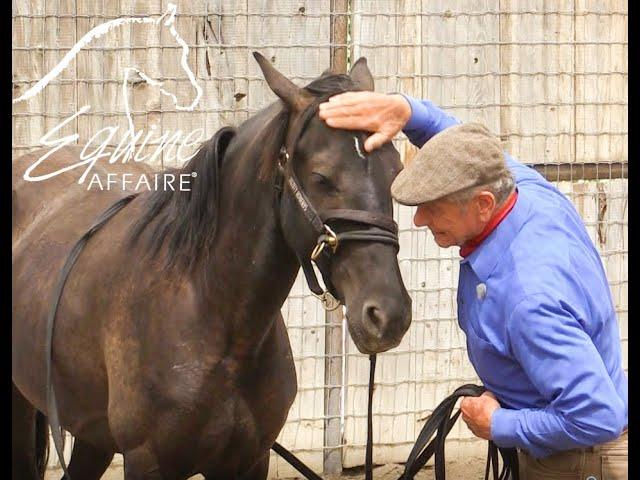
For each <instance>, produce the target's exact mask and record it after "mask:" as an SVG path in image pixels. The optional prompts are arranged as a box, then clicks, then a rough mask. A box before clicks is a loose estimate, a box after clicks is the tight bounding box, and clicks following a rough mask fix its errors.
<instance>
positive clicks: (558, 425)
mask: <svg viewBox="0 0 640 480" xmlns="http://www.w3.org/2000/svg"><path fill="white" fill-rule="evenodd" d="M507 330H508V336H509V346H510V349H511V351H512V354H513V355H514V356H515V357H516V358H517V359H518V361H519V363H520V364H521V366H522V368H523V369H524V371H525V373H526V374H527V376H528V377H529V378H530V380H531V382H532V383H533V385H534V386H535V387H536V388H537V389H538V391H539V392H540V393H541V394H542V396H543V397H545V398H546V399H547V400H548V402H549V404H548V406H547V407H546V408H544V409H522V410H510V409H506V408H499V409H498V410H496V411H495V412H494V413H493V416H492V418H491V435H492V437H493V440H494V441H495V443H496V444H497V445H498V446H500V447H519V448H523V449H526V450H527V451H529V452H530V453H531V454H532V455H533V456H534V457H538V458H539V457H545V456H548V455H550V454H552V453H557V452H558V451H560V450H566V449H570V448H581V447H585V446H589V445H596V444H599V443H603V442H607V441H610V440H613V439H615V438H617V437H618V436H619V435H620V434H621V432H622V430H623V428H624V426H625V422H626V413H625V403H624V401H623V400H622V399H621V398H620V397H619V395H618V393H617V391H616V388H615V385H614V384H613V382H612V380H611V378H610V376H609V374H608V372H607V370H606V367H605V365H604V363H603V361H602V358H601V356H600V353H599V352H598V350H597V349H596V347H595V345H594V344H593V342H592V341H591V338H590V337H589V335H588V334H587V333H586V332H585V331H584V329H583V328H582V325H581V323H580V322H579V321H578V319H576V318H575V317H574V315H573V314H572V313H571V309H570V307H568V306H566V305H565V304H563V303H562V302H560V301H559V300H557V299H554V298H552V297H551V296H550V295H548V294H545V293H540V294H534V295H529V296H528V297H526V298H525V299H524V300H522V301H521V302H520V303H519V304H518V305H517V307H516V308H515V310H514V311H513V313H512V315H511V317H510V318H509V320H508V328H507Z"/></svg>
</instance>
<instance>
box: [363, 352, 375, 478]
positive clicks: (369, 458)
mask: <svg viewBox="0 0 640 480" xmlns="http://www.w3.org/2000/svg"><path fill="white" fill-rule="evenodd" d="M375 375H376V356H375V355H369V402H368V405H367V447H366V452H365V470H364V478H365V480H373V412H372V410H373V386H374V381H375Z"/></svg>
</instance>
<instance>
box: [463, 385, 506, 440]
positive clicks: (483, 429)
mask: <svg viewBox="0 0 640 480" xmlns="http://www.w3.org/2000/svg"><path fill="white" fill-rule="evenodd" d="M498 408H500V404H499V403H498V400H496V397H495V395H494V394H493V393H491V392H484V393H483V394H482V395H480V396H479V397H464V398H463V399H462V403H461V404H460V410H462V419H463V420H464V421H465V423H466V424H467V427H469V430H471V432H472V433H473V434H474V435H475V436H476V437H480V438H484V439H485V440H491V415H493V412H495V411H496V410H497V409H498Z"/></svg>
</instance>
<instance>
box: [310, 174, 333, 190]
mask: <svg viewBox="0 0 640 480" xmlns="http://www.w3.org/2000/svg"><path fill="white" fill-rule="evenodd" d="M311 180H313V183H315V184H316V185H320V186H323V187H326V188H333V183H331V180H329V179H328V178H327V177H325V176H324V175H322V174H321V173H318V172H312V173H311Z"/></svg>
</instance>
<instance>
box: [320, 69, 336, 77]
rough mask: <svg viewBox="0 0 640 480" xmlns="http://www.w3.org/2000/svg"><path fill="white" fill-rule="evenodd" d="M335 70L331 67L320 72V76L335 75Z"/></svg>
mask: <svg viewBox="0 0 640 480" xmlns="http://www.w3.org/2000/svg"><path fill="white" fill-rule="evenodd" d="M334 74H335V72H334V71H333V70H331V69H330V68H327V69H326V70H325V71H324V72H322V73H321V74H320V77H326V76H327V75H334Z"/></svg>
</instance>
